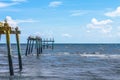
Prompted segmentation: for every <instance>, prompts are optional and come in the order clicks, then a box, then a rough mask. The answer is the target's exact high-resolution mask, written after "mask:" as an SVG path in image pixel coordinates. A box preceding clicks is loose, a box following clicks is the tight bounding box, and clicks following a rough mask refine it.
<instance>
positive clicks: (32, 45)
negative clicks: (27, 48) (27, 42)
mask: <svg viewBox="0 0 120 80" xmlns="http://www.w3.org/2000/svg"><path fill="white" fill-rule="evenodd" d="M33 47H34V40H32V44H31V53H32V51H33Z"/></svg>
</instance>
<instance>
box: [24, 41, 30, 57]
mask: <svg viewBox="0 0 120 80" xmlns="http://www.w3.org/2000/svg"><path fill="white" fill-rule="evenodd" d="M28 47H29V39H27V47H26V53H25V55H26V56H27V55H28Z"/></svg>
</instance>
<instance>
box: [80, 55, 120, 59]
mask: <svg viewBox="0 0 120 80" xmlns="http://www.w3.org/2000/svg"><path fill="white" fill-rule="evenodd" d="M80 56H82V57H96V58H111V59H120V54H80Z"/></svg>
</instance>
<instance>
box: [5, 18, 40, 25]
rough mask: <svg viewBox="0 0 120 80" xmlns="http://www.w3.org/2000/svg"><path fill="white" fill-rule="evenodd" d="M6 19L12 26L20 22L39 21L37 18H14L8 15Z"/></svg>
mask: <svg viewBox="0 0 120 80" xmlns="http://www.w3.org/2000/svg"><path fill="white" fill-rule="evenodd" d="M6 20H7V22H8V23H9V25H10V26H12V27H16V26H17V25H18V24H20V23H32V22H38V21H37V20H33V19H26V20H13V19H12V17H10V16H6Z"/></svg>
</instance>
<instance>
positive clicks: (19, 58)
mask: <svg viewBox="0 0 120 80" xmlns="http://www.w3.org/2000/svg"><path fill="white" fill-rule="evenodd" d="M15 30H16V32H18V27H16V28H15ZM16 41H17V50H18V62H19V69H20V71H22V59H21V51H20V41H19V34H18V33H16Z"/></svg>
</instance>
